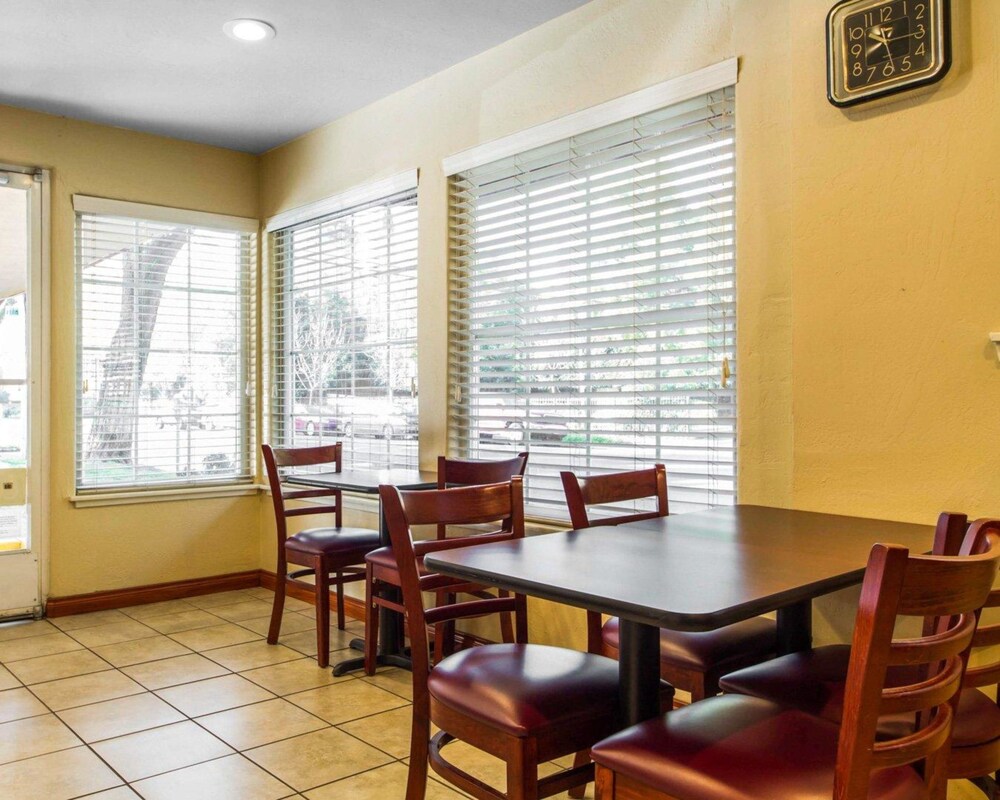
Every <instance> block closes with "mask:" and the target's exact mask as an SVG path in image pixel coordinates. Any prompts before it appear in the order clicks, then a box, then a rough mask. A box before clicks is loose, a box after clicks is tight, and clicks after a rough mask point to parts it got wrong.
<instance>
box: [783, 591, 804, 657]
mask: <svg viewBox="0 0 1000 800" xmlns="http://www.w3.org/2000/svg"><path fill="white" fill-rule="evenodd" d="M810 647H812V601H811V600H803V601H801V602H799V603H794V604H793V605H790V606H785V607H784V608H779V609H778V655H779V656H783V655H787V654H788V653H798V652H801V651H802V650H808V649H809V648H810Z"/></svg>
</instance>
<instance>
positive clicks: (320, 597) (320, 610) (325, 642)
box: [316, 561, 330, 667]
mask: <svg viewBox="0 0 1000 800" xmlns="http://www.w3.org/2000/svg"><path fill="white" fill-rule="evenodd" d="M316 662H317V663H318V664H319V665H320V666H321V667H328V666H329V665H330V573H329V571H328V570H327V566H326V562H325V561H320V562H319V563H318V564H317V565H316Z"/></svg>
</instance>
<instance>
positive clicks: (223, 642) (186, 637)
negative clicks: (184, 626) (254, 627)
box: [170, 622, 262, 653]
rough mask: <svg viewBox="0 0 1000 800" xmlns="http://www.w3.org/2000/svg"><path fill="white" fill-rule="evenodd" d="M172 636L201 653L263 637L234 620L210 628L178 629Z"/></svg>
mask: <svg viewBox="0 0 1000 800" xmlns="http://www.w3.org/2000/svg"><path fill="white" fill-rule="evenodd" d="M170 637H171V638H172V639H176V640H177V641H178V642H180V643H181V644H183V645H185V646H186V647H190V648H191V649H192V650H195V651H196V652H199V653H200V652H202V651H203V650H215V649H218V648H219V647H229V646H230V645H234V644H243V643H244V642H254V641H257V640H258V639H260V638H262V637H261V636H260V634H258V633H254V632H253V631H250V630H247V629H246V628H242V627H240V626H239V625H234V624H233V623H232V622H224V623H223V624H221V625H212V626H210V627H208V628H195V629H194V630H193V631H178V632H177V633H172V634H170Z"/></svg>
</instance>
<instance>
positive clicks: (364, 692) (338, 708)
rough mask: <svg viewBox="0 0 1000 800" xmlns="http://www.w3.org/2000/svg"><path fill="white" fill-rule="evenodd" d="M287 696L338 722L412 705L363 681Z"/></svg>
mask: <svg viewBox="0 0 1000 800" xmlns="http://www.w3.org/2000/svg"><path fill="white" fill-rule="evenodd" d="M248 677H249V676H248ZM286 699H287V700H288V702H290V703H295V705H297V706H300V707H302V708H304V709H305V710H306V711H309V712H310V713H313V714H315V715H316V716H317V717H322V718H323V719H325V720H326V721H327V722H330V723H333V724H334V725H338V724H340V723H342V722H348V721H350V720H354V719H358V718H359V717H368V716H371V715H372V714H378V713H379V712H381V711H389V710H390V709H393V708H399V707H400V706H408V705H409V704H408V703H407V702H406V700H404V699H403V698H402V697H400V696H399V695H395V694H392V692H387V691H385V690H384V689H379V688H378V687H377V686H372V685H371V684H369V683H365V682H364V681H359V680H351V681H348V682H346V683H339V684H336V685H333V686H324V687H323V688H321V689H313V690H311V691H308V692H300V693H298V694H292V695H288V697H287V698H286ZM408 725H409V723H407V726H408ZM366 741H370V740H366ZM371 743H372V744H375V742H371Z"/></svg>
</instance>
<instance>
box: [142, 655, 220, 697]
mask: <svg viewBox="0 0 1000 800" xmlns="http://www.w3.org/2000/svg"><path fill="white" fill-rule="evenodd" d="M122 672H124V673H125V674H126V675H128V676H129V677H131V678H134V679H135V680H136V681H138V682H139V683H141V684H142V685H143V686H145V687H146V688H147V689H151V690H152V689H166V688H167V687H168V686H176V685H177V684H179V683H191V682H192V681H201V680H204V679H205V678H217V677H218V676H219V675H225V674H226V673H227V672H228V670H227V669H226V668H225V667H221V666H219V665H218V664H216V663H215V662H214V661H209V660H208V659H207V658H205V657H204V656H200V655H198V654H197V653H191V654H190V655H186V656H177V657H176V658H164V659H161V660H160V661H149V662H147V663H145V664H135V665H134V666H131V667H123V668H122Z"/></svg>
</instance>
